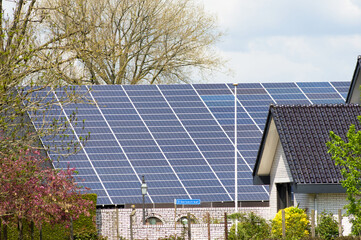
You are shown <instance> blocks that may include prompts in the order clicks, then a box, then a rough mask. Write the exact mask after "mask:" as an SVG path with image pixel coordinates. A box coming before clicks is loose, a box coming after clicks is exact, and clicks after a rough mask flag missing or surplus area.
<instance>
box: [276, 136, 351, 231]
mask: <svg viewBox="0 0 361 240" xmlns="http://www.w3.org/2000/svg"><path fill="white" fill-rule="evenodd" d="M292 181H293V179H292V174H291V171H290V169H289V167H288V164H287V161H286V157H285V154H284V151H283V148H282V145H281V143H280V142H278V144H277V150H276V154H275V157H274V160H273V165H272V168H271V174H270V217H271V219H272V218H273V217H274V216H275V215H276V213H277V189H276V183H287V182H292ZM346 204H347V201H346V194H344V193H323V194H306V193H296V194H294V205H295V206H299V207H300V208H303V209H307V210H308V212H307V214H310V213H311V210H312V209H314V210H315V212H316V213H321V212H322V211H327V212H330V213H332V214H333V215H334V217H335V219H337V218H338V209H342V213H343V214H345V210H344V209H343V207H344V206H345V205H346ZM342 223H343V228H344V232H343V235H344V236H346V235H349V234H350V233H351V224H350V222H349V221H348V218H347V217H343V219H342Z"/></svg>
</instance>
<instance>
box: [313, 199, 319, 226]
mask: <svg viewBox="0 0 361 240" xmlns="http://www.w3.org/2000/svg"><path fill="white" fill-rule="evenodd" d="M313 201H314V203H313V204H314V209H315V223H316V226H317V208H318V205H317V193H316V194H315V198H314V199H313Z"/></svg>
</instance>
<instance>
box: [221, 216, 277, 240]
mask: <svg viewBox="0 0 361 240" xmlns="http://www.w3.org/2000/svg"><path fill="white" fill-rule="evenodd" d="M229 218H230V219H238V225H237V238H236V234H235V224H233V226H232V227H231V229H230V232H229V234H228V239H229V240H234V239H237V240H248V239H254V240H263V239H266V238H268V237H270V226H269V224H268V223H267V221H266V220H265V219H264V218H262V217H260V216H257V215H256V214H254V213H253V212H251V213H249V214H247V215H246V214H241V213H235V214H232V215H230V216H229Z"/></svg>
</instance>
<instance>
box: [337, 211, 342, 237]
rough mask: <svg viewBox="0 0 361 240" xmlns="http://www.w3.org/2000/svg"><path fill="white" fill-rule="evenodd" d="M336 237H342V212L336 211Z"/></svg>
mask: <svg viewBox="0 0 361 240" xmlns="http://www.w3.org/2000/svg"><path fill="white" fill-rule="evenodd" d="M338 236H339V237H342V212H341V209H339V210H338Z"/></svg>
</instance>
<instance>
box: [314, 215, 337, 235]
mask: <svg viewBox="0 0 361 240" xmlns="http://www.w3.org/2000/svg"><path fill="white" fill-rule="evenodd" d="M317 223H318V224H317V227H316V234H317V236H319V237H320V238H321V239H335V238H337V237H338V235H339V233H338V222H337V221H336V219H335V218H334V217H333V214H332V213H326V212H322V213H321V214H320V215H319V216H318V221H317Z"/></svg>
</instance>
